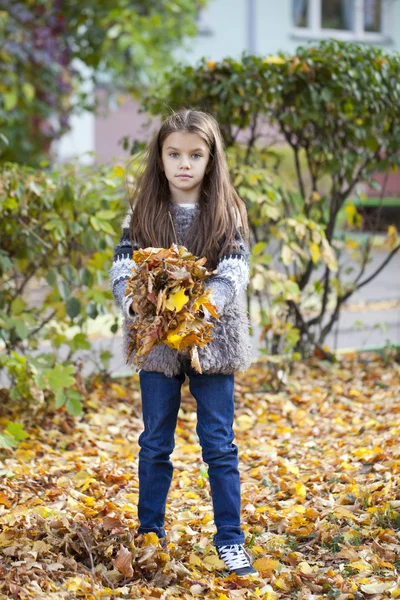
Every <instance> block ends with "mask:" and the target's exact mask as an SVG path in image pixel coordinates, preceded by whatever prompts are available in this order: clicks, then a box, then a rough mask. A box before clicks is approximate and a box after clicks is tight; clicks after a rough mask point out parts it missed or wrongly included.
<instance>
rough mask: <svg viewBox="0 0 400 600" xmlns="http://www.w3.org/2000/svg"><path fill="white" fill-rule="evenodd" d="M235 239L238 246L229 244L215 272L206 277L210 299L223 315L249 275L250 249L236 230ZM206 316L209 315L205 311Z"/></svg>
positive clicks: (242, 288) (245, 286)
mask: <svg viewBox="0 0 400 600" xmlns="http://www.w3.org/2000/svg"><path fill="white" fill-rule="evenodd" d="M235 239H236V241H237V242H238V244H239V248H234V247H233V246H232V245H231V248H229V250H228V252H227V253H225V254H223V255H222V256H221V257H220V258H219V260H218V263H217V273H215V274H214V275H210V276H209V277H208V278H207V279H206V283H205V288H206V289H208V288H210V289H211V295H210V300H211V302H212V303H213V304H215V306H216V307H217V310H218V314H219V315H220V316H221V315H223V313H224V311H225V308H226V307H227V306H229V305H230V304H231V303H232V301H233V300H234V299H235V298H236V297H238V296H240V295H241V294H243V293H244V292H245V290H246V289H247V286H248V283H249V275H250V250H249V248H248V246H247V244H246V243H245V241H244V240H243V238H242V236H241V235H240V234H239V233H238V232H237V233H236V234H235ZM206 317H209V315H208V311H206Z"/></svg>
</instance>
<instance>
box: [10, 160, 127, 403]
mask: <svg viewBox="0 0 400 600" xmlns="http://www.w3.org/2000/svg"><path fill="white" fill-rule="evenodd" d="M123 174H124V169H122V168H121V167H118V166H116V167H109V166H96V167H95V168H91V167H83V166H78V165H74V164H73V165H67V166H64V167H59V168H58V167H57V168H54V169H51V170H50V169H49V170H48V171H46V170H41V171H40V170H34V169H31V168H29V167H23V166H19V165H15V164H11V163H6V164H4V165H2V167H1V170H0V219H1V222H2V235H1V241H0V276H1V281H2V286H1V290H0V341H1V342H2V345H3V348H4V351H2V353H1V354H0V369H3V370H5V371H6V372H7V374H8V377H9V378H11V381H12V383H13V386H12V389H11V390H10V396H11V398H13V399H25V400H38V399H39V397H42V396H43V392H44V395H45V397H46V398H49V399H54V400H55V402H56V406H57V407H59V406H62V405H65V407H66V409H67V410H68V412H70V413H72V414H78V413H79V412H80V411H81V410H82V406H81V400H82V396H81V393H80V391H79V388H78V386H77V384H76V377H77V375H78V373H79V369H78V365H77V364H76V360H75V358H76V356H77V352H79V351H81V350H88V349H90V342H89V340H88V335H87V326H88V322H89V321H91V320H93V319H96V318H98V317H101V316H104V315H107V314H109V313H110V312H114V314H115V312H116V311H115V310H114V302H113V297H112V294H111V291H110V289H109V279H108V269H109V268H110V267H111V264H112V259H113V249H114V246H115V243H116V239H115V238H116V235H119V231H120V226H121V222H122V219H123V215H124V213H125V206H124V205H125V202H124V185H123ZM34 286H39V287H42V288H43V291H44V288H46V292H45V294H44V297H43V299H41V300H40V302H39V303H37V302H31V301H30V290H31V289H32V287H34ZM118 322H119V321H118V316H115V318H114V322H113V324H112V326H111V330H112V331H113V332H114V333H115V332H116V331H117V329H118ZM73 326H74V328H76V329H75V331H76V333H74V335H72V336H71V335H69V332H70V328H71V327H73ZM44 341H47V342H48V343H49V344H50V349H49V351H46V352H36V353H35V352H34V351H37V350H38V349H39V343H40V342H44ZM61 345H66V346H67V347H68V348H69V350H68V356H67V357H66V359H65V360H64V361H58V360H57V359H56V354H55V352H56V350H58V349H59V348H60V347H61ZM99 359H100V362H101V364H102V365H103V366H104V368H106V367H107V364H108V361H109V359H110V354H109V353H108V352H103V353H102V354H101V355H100V357H99Z"/></svg>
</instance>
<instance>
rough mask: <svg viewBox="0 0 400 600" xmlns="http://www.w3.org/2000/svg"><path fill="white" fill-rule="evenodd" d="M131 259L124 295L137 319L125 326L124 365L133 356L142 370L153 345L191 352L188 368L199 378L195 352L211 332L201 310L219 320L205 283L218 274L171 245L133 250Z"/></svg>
mask: <svg viewBox="0 0 400 600" xmlns="http://www.w3.org/2000/svg"><path fill="white" fill-rule="evenodd" d="M132 258H133V260H134V261H135V263H136V265H137V267H133V268H132V276H131V277H130V279H129V280H128V281H127V284H126V291H125V296H127V295H128V294H132V304H131V308H132V310H133V311H134V312H135V313H136V314H137V318H136V319H134V320H133V321H132V322H130V323H128V328H129V330H130V334H131V335H130V341H129V346H128V357H127V360H128V361H129V359H130V357H131V355H132V353H133V352H135V358H136V365H137V366H140V364H141V363H142V361H143V359H144V357H145V356H146V355H147V354H148V353H149V352H150V350H151V349H152V348H153V346H155V345H157V344H162V343H164V344H166V345H167V346H169V347H170V348H174V349H176V350H179V351H185V350H187V349H189V350H190V359H191V366H192V367H193V368H194V369H195V370H196V371H197V372H198V373H201V372H202V371H201V367H200V362H199V356H198V347H204V346H205V345H206V344H208V342H210V341H211V340H212V339H213V337H212V335H211V329H212V328H213V327H214V324H213V323H211V322H209V321H208V320H207V319H206V317H205V311H204V310H203V309H206V310H207V311H208V312H209V313H210V314H211V316H213V317H214V318H215V319H217V320H219V314H218V311H217V309H216V307H215V305H214V304H212V303H211V302H210V293H211V292H210V290H209V289H205V281H204V280H205V279H206V278H207V277H208V276H209V275H211V274H213V273H216V272H217V270H214V271H208V270H207V269H206V268H205V267H204V266H203V265H204V263H205V262H206V261H207V258H206V257H202V258H198V257H196V256H194V255H193V254H191V252H189V250H188V249H187V248H186V247H185V246H180V245H178V244H175V243H173V244H172V245H171V246H170V248H152V247H149V248H144V249H139V250H135V251H134V252H133V257H132Z"/></svg>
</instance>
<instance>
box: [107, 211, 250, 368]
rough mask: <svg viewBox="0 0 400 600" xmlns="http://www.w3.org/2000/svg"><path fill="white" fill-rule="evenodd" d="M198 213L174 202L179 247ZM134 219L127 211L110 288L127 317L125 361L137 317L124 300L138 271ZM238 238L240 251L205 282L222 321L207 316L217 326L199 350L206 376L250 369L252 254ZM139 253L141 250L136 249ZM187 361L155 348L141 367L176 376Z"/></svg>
mask: <svg viewBox="0 0 400 600" xmlns="http://www.w3.org/2000/svg"><path fill="white" fill-rule="evenodd" d="M198 211H199V207H198V205H197V204H196V205H194V206H188V205H182V204H181V205H179V204H176V203H175V202H173V201H172V200H171V201H170V212H171V216H172V219H173V222H174V227H175V231H176V236H177V241H178V244H181V245H186V243H185V234H186V232H187V231H188V229H189V227H190V225H191V224H192V220H193V219H196V218H197V216H198ZM131 216H132V211H131V208H129V209H128V211H127V213H126V215H125V218H124V220H123V223H122V233H121V237H120V240H119V242H118V244H117V246H116V247H115V251H114V260H113V264H112V267H111V269H110V272H109V275H110V287H111V290H112V293H113V295H114V298H115V301H116V303H117V305H118V306H119V308H120V309H121V311H122V315H123V317H124V320H123V326H122V333H123V348H122V350H123V354H124V356H125V359H126V358H127V355H128V344H129V335H130V334H129V328H128V323H129V322H132V320H134V319H136V318H138V316H137V315H136V314H135V313H132V311H131V307H130V304H131V302H132V297H131V294H129V295H127V296H125V290H126V282H127V280H128V279H129V278H130V277H131V275H132V272H131V269H132V267H135V266H136V263H135V262H134V260H133V259H132V252H133V249H132V246H131V243H130V238H129V224H130V219H131ZM236 239H237V240H238V241H239V245H240V250H239V251H238V250H237V249H235V250H234V251H232V252H229V253H227V254H224V255H223V256H221V257H220V259H219V261H218V264H217V273H215V274H213V275H210V276H209V277H208V278H207V279H206V281H205V287H206V288H211V296H210V300H211V302H212V303H213V304H215V306H216V307H217V310H218V313H219V315H220V320H219V321H217V320H216V319H214V318H213V317H212V316H210V315H208V318H209V319H210V320H211V321H212V322H213V324H214V325H215V327H214V328H213V329H212V330H211V334H212V336H213V339H212V340H211V341H210V342H209V343H208V344H207V345H206V346H205V347H204V348H198V354H199V361H200V365H201V369H202V372H203V373H204V374H209V373H234V372H236V371H246V370H247V369H248V368H249V366H250V364H251V359H252V352H251V341H250V335H249V318H248V313H247V310H246V308H245V302H244V300H245V294H244V292H245V290H246V288H247V286H248V282H249V267H250V251H249V248H248V247H247V245H246V244H245V242H244V240H243V239H242V237H241V236H240V235H239V233H238V234H237V236H236ZM135 249H138V247H137V246H135ZM188 357H189V350H186V351H185V352H179V351H178V350H175V349H173V348H170V347H169V346H167V345H166V344H163V343H162V344H159V345H157V346H154V347H153V348H152V349H151V351H150V352H149V354H148V355H147V357H146V359H145V361H144V362H143V363H142V366H141V368H143V369H144V370H146V371H158V372H161V373H165V375H167V376H168V377H172V376H174V375H177V374H178V373H179V371H180V369H181V366H182V361H183V360H184V359H187V358H188ZM127 364H129V365H130V366H131V367H132V368H133V369H134V371H137V367H136V364H135V353H133V354H132V355H131V359H130V362H129V363H128V362H127ZM139 370H140V368H139Z"/></svg>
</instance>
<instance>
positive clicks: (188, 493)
mask: <svg viewBox="0 0 400 600" xmlns="http://www.w3.org/2000/svg"><path fill="white" fill-rule="evenodd" d="M182 498H193V499H194V500H199V499H200V496H199V495H198V494H195V492H185V493H184V494H183V496H182Z"/></svg>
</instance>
